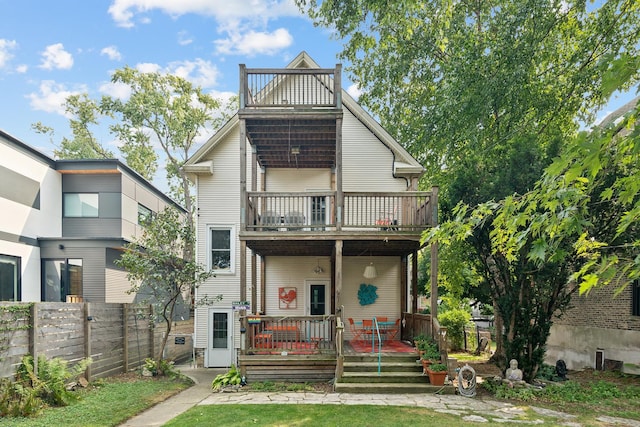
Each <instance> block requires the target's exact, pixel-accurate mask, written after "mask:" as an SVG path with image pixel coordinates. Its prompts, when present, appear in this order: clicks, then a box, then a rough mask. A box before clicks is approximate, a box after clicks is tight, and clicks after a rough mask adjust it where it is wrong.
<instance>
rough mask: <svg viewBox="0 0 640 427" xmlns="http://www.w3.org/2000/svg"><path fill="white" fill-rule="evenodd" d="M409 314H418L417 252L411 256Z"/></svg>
mask: <svg viewBox="0 0 640 427" xmlns="http://www.w3.org/2000/svg"><path fill="white" fill-rule="evenodd" d="M411 312H412V313H417V312H418V251H413V254H412V255H411Z"/></svg>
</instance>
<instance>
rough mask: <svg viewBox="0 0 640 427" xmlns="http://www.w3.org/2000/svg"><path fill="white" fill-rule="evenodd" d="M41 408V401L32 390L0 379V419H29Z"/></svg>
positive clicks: (5, 379)
mask: <svg viewBox="0 0 640 427" xmlns="http://www.w3.org/2000/svg"><path fill="white" fill-rule="evenodd" d="M42 407H43V402H42V399H40V398H39V397H38V396H37V393H36V391H35V390H34V389H33V388H31V387H24V386H23V385H22V384H20V383H14V382H12V381H11V380H10V379H8V378H0V417H29V416H31V415H35V414H37V413H38V412H40V409H41V408H42Z"/></svg>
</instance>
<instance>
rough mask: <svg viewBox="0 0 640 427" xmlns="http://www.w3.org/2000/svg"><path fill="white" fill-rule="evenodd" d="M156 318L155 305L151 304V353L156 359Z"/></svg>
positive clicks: (151, 356)
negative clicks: (154, 317) (154, 314)
mask: <svg viewBox="0 0 640 427" xmlns="http://www.w3.org/2000/svg"><path fill="white" fill-rule="evenodd" d="M155 324H156V322H155V320H154V319H153V306H152V305H149V347H150V348H149V352H150V353H151V354H150V355H149V357H150V358H152V359H154V360H155V355H156V337H155V334H156V331H155Z"/></svg>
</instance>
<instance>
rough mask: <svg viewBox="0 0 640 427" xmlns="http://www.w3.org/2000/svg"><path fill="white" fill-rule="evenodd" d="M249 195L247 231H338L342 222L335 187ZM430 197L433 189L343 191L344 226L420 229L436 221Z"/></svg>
mask: <svg viewBox="0 0 640 427" xmlns="http://www.w3.org/2000/svg"><path fill="white" fill-rule="evenodd" d="M247 197H248V201H247V207H248V209H247V218H246V224H247V231H271V232H273V231H280V232H286V231H322V230H332V231H336V230H337V224H339V223H340V221H338V218H337V213H338V212H339V211H340V209H337V206H336V200H337V199H336V193H335V192H332V191H329V192H304V193H268V192H247ZM430 200H431V193H430V192H417V191H412V192H408V191H405V192H398V193H344V209H342V211H343V212H344V214H343V218H342V221H341V230H342V231H348V230H350V231H354V230H355V231H358V230H359V231H366V230H378V231H415V232H420V231H422V230H424V229H425V228H427V227H429V226H430V225H432V224H433V223H434V219H433V212H432V207H431V204H430ZM337 231H340V230H337Z"/></svg>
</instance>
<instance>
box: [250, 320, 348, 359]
mask: <svg viewBox="0 0 640 427" xmlns="http://www.w3.org/2000/svg"><path fill="white" fill-rule="evenodd" d="M246 324H247V333H246V336H245V339H246V340H247V342H246V345H245V348H246V352H247V353H249V354H281V353H282V352H287V353H290V354H316V353H332V354H333V353H335V351H336V345H335V336H336V318H335V316H333V315H330V316H290V317H289V316H287V317H283V316H246Z"/></svg>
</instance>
